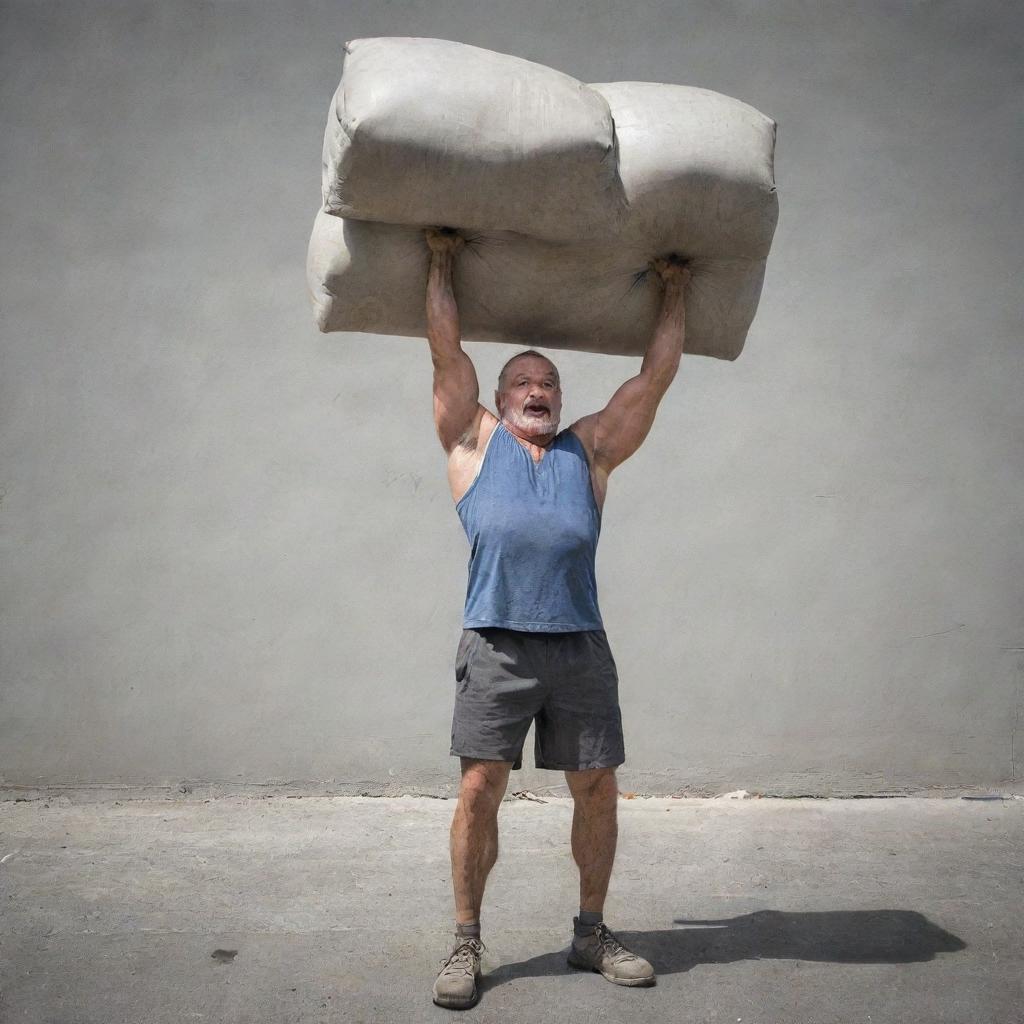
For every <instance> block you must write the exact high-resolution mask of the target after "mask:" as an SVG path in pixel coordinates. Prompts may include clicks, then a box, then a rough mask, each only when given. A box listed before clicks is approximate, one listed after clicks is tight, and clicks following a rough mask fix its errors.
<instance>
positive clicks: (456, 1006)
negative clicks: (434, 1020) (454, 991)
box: [433, 974, 480, 1010]
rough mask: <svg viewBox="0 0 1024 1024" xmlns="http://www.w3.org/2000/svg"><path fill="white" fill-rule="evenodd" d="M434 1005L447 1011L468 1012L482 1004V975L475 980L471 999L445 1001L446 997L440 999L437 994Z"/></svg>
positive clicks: (434, 997)
mask: <svg viewBox="0 0 1024 1024" xmlns="http://www.w3.org/2000/svg"><path fill="white" fill-rule="evenodd" d="M433 1000H434V1005H435V1006H440V1007H443V1008H444V1009H445V1010H468V1009H470V1008H471V1007H473V1006H476V1004H477V1003H479V1002H480V975H479V974H478V975H477V976H476V978H475V979H474V988H473V994H472V995H471V996H470V997H469V999H460V1000H454V999H449V1000H447V1001H446V1000H445V998H444V996H441V997H438V996H437V995H436V994H435V995H434V996H433Z"/></svg>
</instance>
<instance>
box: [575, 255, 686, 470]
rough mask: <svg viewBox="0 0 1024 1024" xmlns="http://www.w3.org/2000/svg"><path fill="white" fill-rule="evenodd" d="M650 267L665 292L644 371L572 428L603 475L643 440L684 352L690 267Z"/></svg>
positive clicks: (673, 263) (658, 263)
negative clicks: (655, 273)
mask: <svg viewBox="0 0 1024 1024" xmlns="http://www.w3.org/2000/svg"><path fill="white" fill-rule="evenodd" d="M651 265H652V267H653V268H654V270H655V271H656V272H657V274H658V276H659V277H660V278H661V280H662V283H663V285H664V289H665V290H664V294H663V295H662V301H661V312H660V314H659V316H658V324H657V327H656V328H655V331H654V335H653V337H652V338H651V341H650V343H649V344H648V346H647V351H646V353H645V354H644V361H643V363H642V364H641V366H640V372H639V373H638V374H637V375H636V376H635V377H631V378H630V379H629V380H627V381H626V383H625V384H623V385H622V386H621V387H620V388H619V390H618V391H616V392H615V394H614V395H612V398H611V401H609V403H608V405H607V406H605V408H604V409H602V410H601V412H598V413H594V414H593V415H591V416H586V417H584V418H583V419H581V420H579V421H578V422H577V423H575V424H573V431H574V432H575V433H576V434H577V436H579V437H580V439H581V440H582V441H583V444H584V446H585V447H586V448H587V449H588V450H589V451H590V453H591V458H592V460H593V464H594V467H595V468H596V469H598V470H600V471H601V472H602V473H603V474H604V475H607V474H608V473H610V472H611V471H612V470H613V469H614V468H615V467H616V466H618V465H620V464H621V463H623V462H625V461H626V459H628V458H629V457H630V455H632V454H633V453H634V452H635V451H636V450H637V449H638V448H639V447H640V445H641V444H643V441H644V438H645V437H647V434H648V433H649V432H650V429H651V426H652V425H653V423H654V414H655V413H656V412H657V411H658V405H659V403H660V402H661V400H662V398H663V397H664V395H665V392H666V391H668V386H669V385H670V384H671V383H672V379H673V378H674V377H675V375H676V370H678V369H679V360H680V358H681V357H682V354H683V340H684V337H685V333H686V303H685V292H686V285H687V283H688V282H689V280H690V271H689V269H688V268H687V267H686V264H685V263H683V262H681V261H678V260H673V259H668V260H665V259H657V260H654V261H653V262H652V264H651Z"/></svg>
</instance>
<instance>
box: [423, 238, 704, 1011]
mask: <svg viewBox="0 0 1024 1024" xmlns="http://www.w3.org/2000/svg"><path fill="white" fill-rule="evenodd" d="M426 238H427V243H428V245H429V247H430V250H431V265H430V273H429V278H428V283H427V337H428V340H429V342H430V353H431V357H432V359H433V363H434V422H435V424H436V426H437V433H438V436H439V437H440V439H441V444H442V445H443V446H444V450H445V452H447V454H448V482H449V484H450V485H451V491H452V498H453V499H454V500H455V503H456V510H457V512H458V514H459V517H460V519H461V520H462V523H463V526H464V527H465V529H466V533H467V535H468V537H469V541H470V544H471V549H472V550H471V556H470V565H469V587H468V591H467V595H466V608H465V616H464V619H463V633H462V638H461V641H460V643H459V649H458V652H457V653H456V665H455V678H456V684H457V689H456V697H455V713H454V718H453V724H452V746H451V753H452V754H453V755H455V756H458V757H459V758H461V767H462V780H461V785H460V788H459V799H458V804H457V806H456V808H455V817H454V820H453V821H452V827H451V861H452V880H453V884H454V888H455V945H454V948H453V950H452V953H451V955H450V956H449V957H448V959H447V960H446V961H445V963H444V965H443V967H442V969H441V972H440V974H438V976H437V980H436V981H435V983H434V989H433V997H434V1002H435V1003H437V1004H438V1005H439V1006H447V1007H452V1008H465V1007H469V1006H472V1005H473V1004H474V1003H476V1001H477V999H478V998H479V995H478V985H477V978H478V976H479V974H480V954H481V952H482V950H483V944H482V943H481V941H480V906H481V903H482V901H483V895H484V885H485V883H486V881H487V875H488V873H489V872H490V870H491V868H492V866H493V865H494V862H495V860H496V859H497V856H498V807H499V804H500V803H501V800H502V797H503V796H504V794H505V787H506V786H507V784H508V777H509V771H510V769H512V768H519V767H520V766H521V764H522V749H523V742H524V740H525V738H526V733H527V731H528V730H529V727H530V723H531V722H535V752H534V759H535V763H536V765H537V767H539V768H550V769H557V770H561V771H564V772H565V779H566V782H567V784H568V786H569V791H570V793H571V794H572V797H573V807H574V810H573V820H572V836H571V845H572V854H573V858H574V859H575V861H576V864H577V866H578V867H579V873H580V909H579V915H578V916H577V917H574V918H573V940H572V947H571V949H570V952H569V964H570V965H572V966H573V967H578V968H582V969H586V970H591V971H598V972H600V973H601V974H602V975H604V977H605V978H607V979H608V980H609V981H611V982H614V983H615V984H618V985H653V984H654V981H655V977H654V970H653V969H652V967H651V965H650V964H649V963H648V962H647V961H646V960H644V959H642V958H641V957H639V956H636V955H635V954H633V953H630V952H629V951H628V950H627V949H625V948H624V947H623V946H622V944H621V943H620V942H619V941H618V940H617V939H616V938H615V936H614V935H613V934H612V933H611V931H609V930H608V928H607V927H606V925H605V924H604V922H603V920H602V913H603V910H604V901H605V895H606V893H607V891H608V881H609V878H610V877H611V872H612V863H613V861H614V859H615V844H616V838H617V834H618V826H617V820H616V803H617V800H618V785H617V783H616V779H615V769H616V767H617V766H618V765H620V764H622V763H623V761H624V760H625V751H624V747H623V739H622V723H621V717H620V714H619V704H618V678H617V675H616V671H615V662H614V660H613V658H612V654H611V650H610V649H609V647H608V641H607V638H606V637H605V633H604V629H603V626H602V622H601V614H600V611H599V609H598V603H597V584H596V580H595V576H594V554H595V550H596V547H597V538H598V534H599V531H600V525H601V508H602V505H603V504H604V497H605V491H606V488H607V485H608V475H609V474H610V473H611V472H612V470H613V469H615V467H616V466H618V465H619V464H620V463H621V462H623V461H625V460H626V459H628V458H629V456H630V455H632V454H633V452H635V451H636V450H637V448H639V447H640V445H641V443H642V442H643V440H644V438H645V437H646V436H647V433H648V431H649V430H650V429H651V425H652V423H653V422H654V414H655V412H656V411H657V408H658V403H659V402H660V401H661V399H662V397H663V396H664V394H665V392H666V391H667V390H668V386H669V384H671V383H672V378H673V377H674V376H675V374H676V370H677V369H678V366H679V359H680V357H681V355H682V351H683V331H684V299H683V295H684V291H685V288H686V284H687V281H688V280H689V271H688V270H687V268H686V266H685V265H684V264H682V263H681V262H679V261H677V260H674V259H671V258H670V259H667V260H665V259H658V260H654V261H653V263H652V267H653V268H654V270H655V271H656V272H657V274H658V275H659V276H660V278H661V281H662V283H663V286H664V294H663V299H662V306H661V314H660V318H659V321H658V325H657V329H656V330H655V333H654V336H653V338H652V339H651V341H650V344H649V345H648V347H647V352H646V355H645V356H644V359H643V364H642V365H641V367H640V372H639V373H638V374H637V375H636V376H635V377H633V378H632V379H630V380H628V381H626V383H625V384H623V385H622V386H621V387H620V388H619V389H618V391H616V392H615V394H614V395H613V397H612V399H611V401H610V402H609V403H608V405H607V406H606V408H604V409H603V410H601V412H598V413H594V414H592V415H590V416H584V417H583V418H582V419H579V420H577V421H576V422H575V423H573V424H572V425H571V426H570V427H569V428H568V429H567V430H562V431H559V429H558V424H559V418H560V415H561V410H562V389H561V382H560V380H559V376H558V370H557V369H556V367H555V365H554V364H553V363H552V362H551V360H549V359H548V358H546V357H545V356H542V355H541V354H540V353H538V352H534V351H533V350H529V351H527V352H521V353H519V354H518V355H516V356H513V357H512V358H511V359H510V360H509V361H508V362H507V363H506V364H505V367H504V369H502V371H501V374H500V376H499V378H498V389H497V391H496V392H495V395H494V400H495V404H496V407H497V413H498V415H497V416H495V415H494V414H493V413H491V412H490V411H489V410H488V409H485V408H484V407H483V406H482V405H481V404H480V401H479V391H480V389H479V385H478V383H477V377H476V371H475V370H474V368H473V363H472V361H471V360H470V358H469V356H467V355H466V353H465V352H463V350H462V346H461V339H460V330H459V315H458V308H457V306H456V302H455V295H454V291H453V287H452V269H453V266H454V262H455V258H456V254H457V253H458V251H459V249H460V248H462V246H463V244H464V242H463V239H462V238H461V237H460V236H459V235H458V234H457V233H455V232H454V231H452V230H450V229H445V228H441V229H436V228H429V229H427V231H426Z"/></svg>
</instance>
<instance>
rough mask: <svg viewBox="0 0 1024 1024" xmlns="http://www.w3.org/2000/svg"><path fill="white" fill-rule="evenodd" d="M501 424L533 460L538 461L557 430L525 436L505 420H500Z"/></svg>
mask: <svg viewBox="0 0 1024 1024" xmlns="http://www.w3.org/2000/svg"><path fill="white" fill-rule="evenodd" d="M501 425H502V426H503V427H504V428H505V429H506V430H507V431H508V432H509V433H510V434H511V435H512V436H513V437H514V438H515V439H516V440H517V441H518V442H519V443H520V444H521V445H522V446H523V447H524V448H525V449H526V450H527V451H528V452H529V453H530V454H531V455H532V456H533V458H534V461H539V460H540V459H542V458H543V457H544V453H545V452H546V451H547V448H548V445H549V444H551V442H552V441H554V439H555V437H556V435H557V431H553V432H552V433H550V434H541V435H533V436H530V437H527V436H525V435H523V434H520V433H518V432H517V431H516V429H515V428H514V427H513V426H512V425H511V424H510V423H509V422H508V421H507V420H502V421H501Z"/></svg>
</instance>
